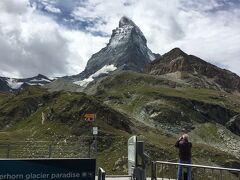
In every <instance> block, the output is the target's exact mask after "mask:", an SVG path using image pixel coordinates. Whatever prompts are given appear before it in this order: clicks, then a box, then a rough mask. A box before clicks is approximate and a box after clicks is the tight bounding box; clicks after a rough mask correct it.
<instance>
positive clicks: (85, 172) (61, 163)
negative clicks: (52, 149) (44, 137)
mask: <svg viewBox="0 0 240 180" xmlns="http://www.w3.org/2000/svg"><path fill="white" fill-rule="evenodd" d="M95 172H96V159H16V160H11V159H4V160H0V179H25V180H34V179H38V180H39V179H53V180H70V179H71V180H74V179H76V180H95Z"/></svg>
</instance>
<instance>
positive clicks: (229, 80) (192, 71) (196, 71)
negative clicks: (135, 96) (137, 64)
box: [146, 48, 240, 92]
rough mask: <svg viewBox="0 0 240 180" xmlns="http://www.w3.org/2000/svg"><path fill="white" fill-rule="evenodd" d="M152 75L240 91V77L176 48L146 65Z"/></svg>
mask: <svg viewBox="0 0 240 180" xmlns="http://www.w3.org/2000/svg"><path fill="white" fill-rule="evenodd" d="M146 72H147V73H149V74H151V75H160V76H165V77H168V78H171V79H172V80H173V79H175V80H176V81H177V80H178V81H179V80H182V82H184V83H187V84H191V85H192V86H194V87H202V88H211V89H216V90H225V91H231V92H233V91H238V92H239V91H240V77H239V76H238V75H236V74H234V73H232V72H230V71H228V70H226V69H221V68H219V67H217V66H215V65H212V64H210V63H208V62H206V61H204V60H202V59H200V58H198V57H196V56H193V55H188V54H186V53H185V52H183V51H182V50H181V49H179V48H175V49H173V50H171V51H170V52H168V53H166V54H164V55H163V56H161V57H159V58H158V59H156V60H154V61H153V62H151V63H150V64H149V65H147V67H146Z"/></svg>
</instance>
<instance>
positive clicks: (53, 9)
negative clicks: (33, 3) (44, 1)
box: [44, 5, 61, 13]
mask: <svg viewBox="0 0 240 180" xmlns="http://www.w3.org/2000/svg"><path fill="white" fill-rule="evenodd" d="M44 9H45V10H47V11H48V12H51V13H61V10H60V9H59V8H56V7H54V6H52V5H46V6H45V8H44Z"/></svg>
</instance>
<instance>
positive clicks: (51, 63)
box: [0, 0, 105, 77]
mask: <svg viewBox="0 0 240 180" xmlns="http://www.w3.org/2000/svg"><path fill="white" fill-rule="evenodd" d="M0 2H1V3H0V8H1V11H0V24H1V26H0V52H1V57H0V62H1V66H0V76H8V77H30V76H35V75H36V74H38V73H42V74H45V75H48V76H52V77H54V76H64V75H71V74H77V73H80V72H81V71H82V70H83V69H84V66H85V64H86V61H87V59H88V58H89V57H90V56H91V53H93V52H94V51H95V50H100V48H101V47H103V46H104V42H105V38H102V37H94V36H92V35H91V34H88V33H85V32H81V31H76V30H69V29H67V28H64V27H63V26H60V25H59V24H58V23H56V22H55V21H54V20H53V19H52V18H50V17H47V16H44V15H43V14H42V13H38V12H37V11H36V10H35V9H34V8H31V7H29V6H27V1H24V0H21V2H22V4H23V7H25V9H24V8H23V7H22V6H20V4H19V3H20V1H17V0H16V2H15V3H16V4H15V7H11V9H12V8H14V11H9V8H10V6H13V2H11V3H10V4H9V2H10V1H0ZM17 7H19V9H17ZM17 12H21V13H17Z"/></svg>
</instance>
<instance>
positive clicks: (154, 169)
mask: <svg viewBox="0 0 240 180" xmlns="http://www.w3.org/2000/svg"><path fill="white" fill-rule="evenodd" d="M151 170H152V172H151V180H157V163H156V162H154V161H152V164H151Z"/></svg>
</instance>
